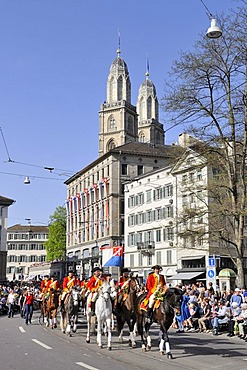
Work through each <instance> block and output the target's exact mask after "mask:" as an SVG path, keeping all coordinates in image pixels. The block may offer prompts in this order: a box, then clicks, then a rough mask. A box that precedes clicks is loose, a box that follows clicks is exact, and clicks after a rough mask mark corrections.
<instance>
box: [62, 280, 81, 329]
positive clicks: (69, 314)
mask: <svg viewBox="0 0 247 370" xmlns="http://www.w3.org/2000/svg"><path fill="white" fill-rule="evenodd" d="M80 299H81V293H80V290H78V288H74V287H73V288H72V289H71V290H70V291H69V292H68V294H67V295H66V297H65V299H64V310H63V311H61V321H60V328H61V331H62V333H65V332H66V334H67V335H69V336H71V330H72V331H73V333H75V332H76V330H77V321H78V311H79V304H80Z"/></svg>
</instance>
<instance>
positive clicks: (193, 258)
mask: <svg viewBox="0 0 247 370" xmlns="http://www.w3.org/2000/svg"><path fill="white" fill-rule="evenodd" d="M203 257H205V255H204V256H203V255H199V256H184V257H181V260H186V261H189V260H200V259H202V258H203Z"/></svg>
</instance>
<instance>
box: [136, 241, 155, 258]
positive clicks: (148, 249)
mask: <svg viewBox="0 0 247 370" xmlns="http://www.w3.org/2000/svg"><path fill="white" fill-rule="evenodd" d="M137 250H138V251H140V252H141V253H142V254H148V255H151V254H154V250H155V243H154V242H138V243H137Z"/></svg>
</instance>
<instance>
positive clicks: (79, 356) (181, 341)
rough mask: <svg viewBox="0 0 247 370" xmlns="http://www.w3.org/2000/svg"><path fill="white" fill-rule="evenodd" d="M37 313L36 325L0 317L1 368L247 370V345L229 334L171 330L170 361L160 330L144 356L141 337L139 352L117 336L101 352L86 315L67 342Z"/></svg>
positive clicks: (16, 369) (155, 332)
mask: <svg viewBox="0 0 247 370" xmlns="http://www.w3.org/2000/svg"><path fill="white" fill-rule="evenodd" d="M37 317H38V312H35V314H34V317H33V321H32V324H31V325H28V326H26V325H25V323H24V320H23V319H21V318H19V317H18V316H16V317H14V318H13V319H8V318H7V317H6V316H1V317H0V325H1V326H0V327H1V331H0V333H1V334H0V369H1V370H10V369H11V370H34V369H37V370H43V369H44V370H46V369H47V370H48V369H49V370H68V369H70V370H80V369H89V370H137V369H142V370H150V369H153V368H155V369H163V368H166V369H169V370H173V369H190V370H193V369H197V370H204V369H219V370H221V369H222V370H223V369H224V370H228V369H229V370H233V369H234V370H235V369H236V370H246V369H247V343H246V342H244V341H243V340H241V339H239V338H237V337H233V338H228V337H227V336H226V334H222V335H220V336H218V337H214V336H212V335H211V334H200V333H184V334H177V333H175V331H174V330H173V329H172V330H171V331H170V343H171V349H172V353H173V356H174V359H172V360H169V359H167V357H166V356H165V355H164V356H162V355H160V354H159V350H158V327H157V326H154V327H153V329H152V332H151V333H152V338H153V341H152V344H153V346H152V349H151V351H148V352H142V350H141V343H140V337H139V336H138V337H136V340H137V348H136V349H132V348H130V347H129V345H128V340H127V339H128V338H127V331H126V332H125V337H124V339H125V341H124V343H123V344H121V343H119V341H118V337H117V333H116V331H115V330H114V331H113V337H112V350H111V351H109V350H107V348H106V347H107V346H106V345H107V338H106V337H103V344H104V348H103V349H99V348H98V347H97V344H96V337H95V336H92V337H91V342H90V344H87V343H86V323H85V319H84V318H83V317H82V316H81V317H80V320H79V327H78V331H77V332H76V333H75V334H73V335H72V337H67V336H66V335H65V334H62V333H61V331H60V330H59V329H54V330H52V329H50V328H46V327H45V326H41V325H39V323H38V319H37Z"/></svg>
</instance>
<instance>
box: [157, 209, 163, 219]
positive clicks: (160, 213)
mask: <svg viewBox="0 0 247 370" xmlns="http://www.w3.org/2000/svg"><path fill="white" fill-rule="evenodd" d="M161 218H162V208H157V209H156V220H157V221H159V220H161Z"/></svg>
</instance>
